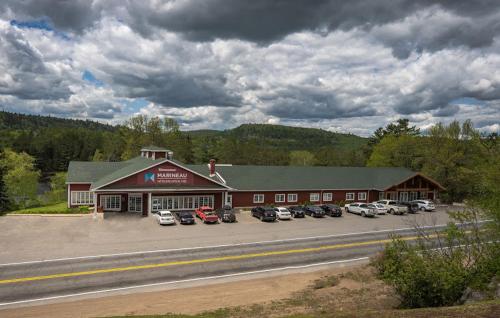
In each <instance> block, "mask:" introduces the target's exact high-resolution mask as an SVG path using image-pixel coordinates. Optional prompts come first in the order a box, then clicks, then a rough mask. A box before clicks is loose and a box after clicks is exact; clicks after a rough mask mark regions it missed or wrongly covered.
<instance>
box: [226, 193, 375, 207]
mask: <svg viewBox="0 0 500 318" xmlns="http://www.w3.org/2000/svg"><path fill="white" fill-rule="evenodd" d="M348 192H353V193H354V194H355V198H354V201H359V200H358V193H359V192H366V193H367V199H369V200H371V198H373V195H374V194H372V193H370V197H368V190H363V191H360V190H311V191H261V192H259V191H256V192H232V193H231V194H232V195H233V206H234V207H251V206H256V205H268V204H276V205H280V204H281V205H297V204H302V203H304V202H307V201H309V196H310V194H311V193H319V194H320V201H318V202H313V203H314V204H323V203H334V202H339V201H345V199H346V193H348ZM370 192H374V191H370ZM281 193H284V194H285V199H286V200H288V196H287V195H288V193H296V194H297V202H288V201H286V202H281V203H279V202H275V201H274V199H275V194H281ZM323 193H332V194H333V201H323ZM254 194H264V203H259V204H256V203H253V195H254ZM377 198H378V194H377ZM363 202H367V200H364V201H363ZM370 202H371V201H370Z"/></svg>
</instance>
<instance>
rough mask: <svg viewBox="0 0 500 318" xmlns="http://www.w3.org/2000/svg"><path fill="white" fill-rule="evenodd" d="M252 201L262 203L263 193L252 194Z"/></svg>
mask: <svg viewBox="0 0 500 318" xmlns="http://www.w3.org/2000/svg"><path fill="white" fill-rule="evenodd" d="M253 203H264V195H263V194H254V195H253Z"/></svg>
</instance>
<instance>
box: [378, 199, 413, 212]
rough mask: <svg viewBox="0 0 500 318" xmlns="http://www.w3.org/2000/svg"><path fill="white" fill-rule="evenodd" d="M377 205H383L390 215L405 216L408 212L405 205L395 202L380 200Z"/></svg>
mask: <svg viewBox="0 0 500 318" xmlns="http://www.w3.org/2000/svg"><path fill="white" fill-rule="evenodd" d="M377 203H378V204H382V205H383V206H384V207H385V208H386V209H387V212H389V214H405V213H406V212H407V211H408V208H407V207H406V206H405V205H400V204H398V202H397V201H394V200H379V201H377Z"/></svg>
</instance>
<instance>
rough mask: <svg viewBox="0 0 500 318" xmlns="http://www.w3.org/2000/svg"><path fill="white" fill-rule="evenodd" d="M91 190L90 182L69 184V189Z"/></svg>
mask: <svg viewBox="0 0 500 318" xmlns="http://www.w3.org/2000/svg"><path fill="white" fill-rule="evenodd" d="M89 190H90V183H86V184H70V185H69V191H89Z"/></svg>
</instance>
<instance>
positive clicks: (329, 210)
mask: <svg viewBox="0 0 500 318" xmlns="http://www.w3.org/2000/svg"><path fill="white" fill-rule="evenodd" d="M321 208H322V209H323V211H325V214H326V215H329V216H342V209H341V208H340V207H339V206H338V205H336V204H323V205H322V206H321Z"/></svg>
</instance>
